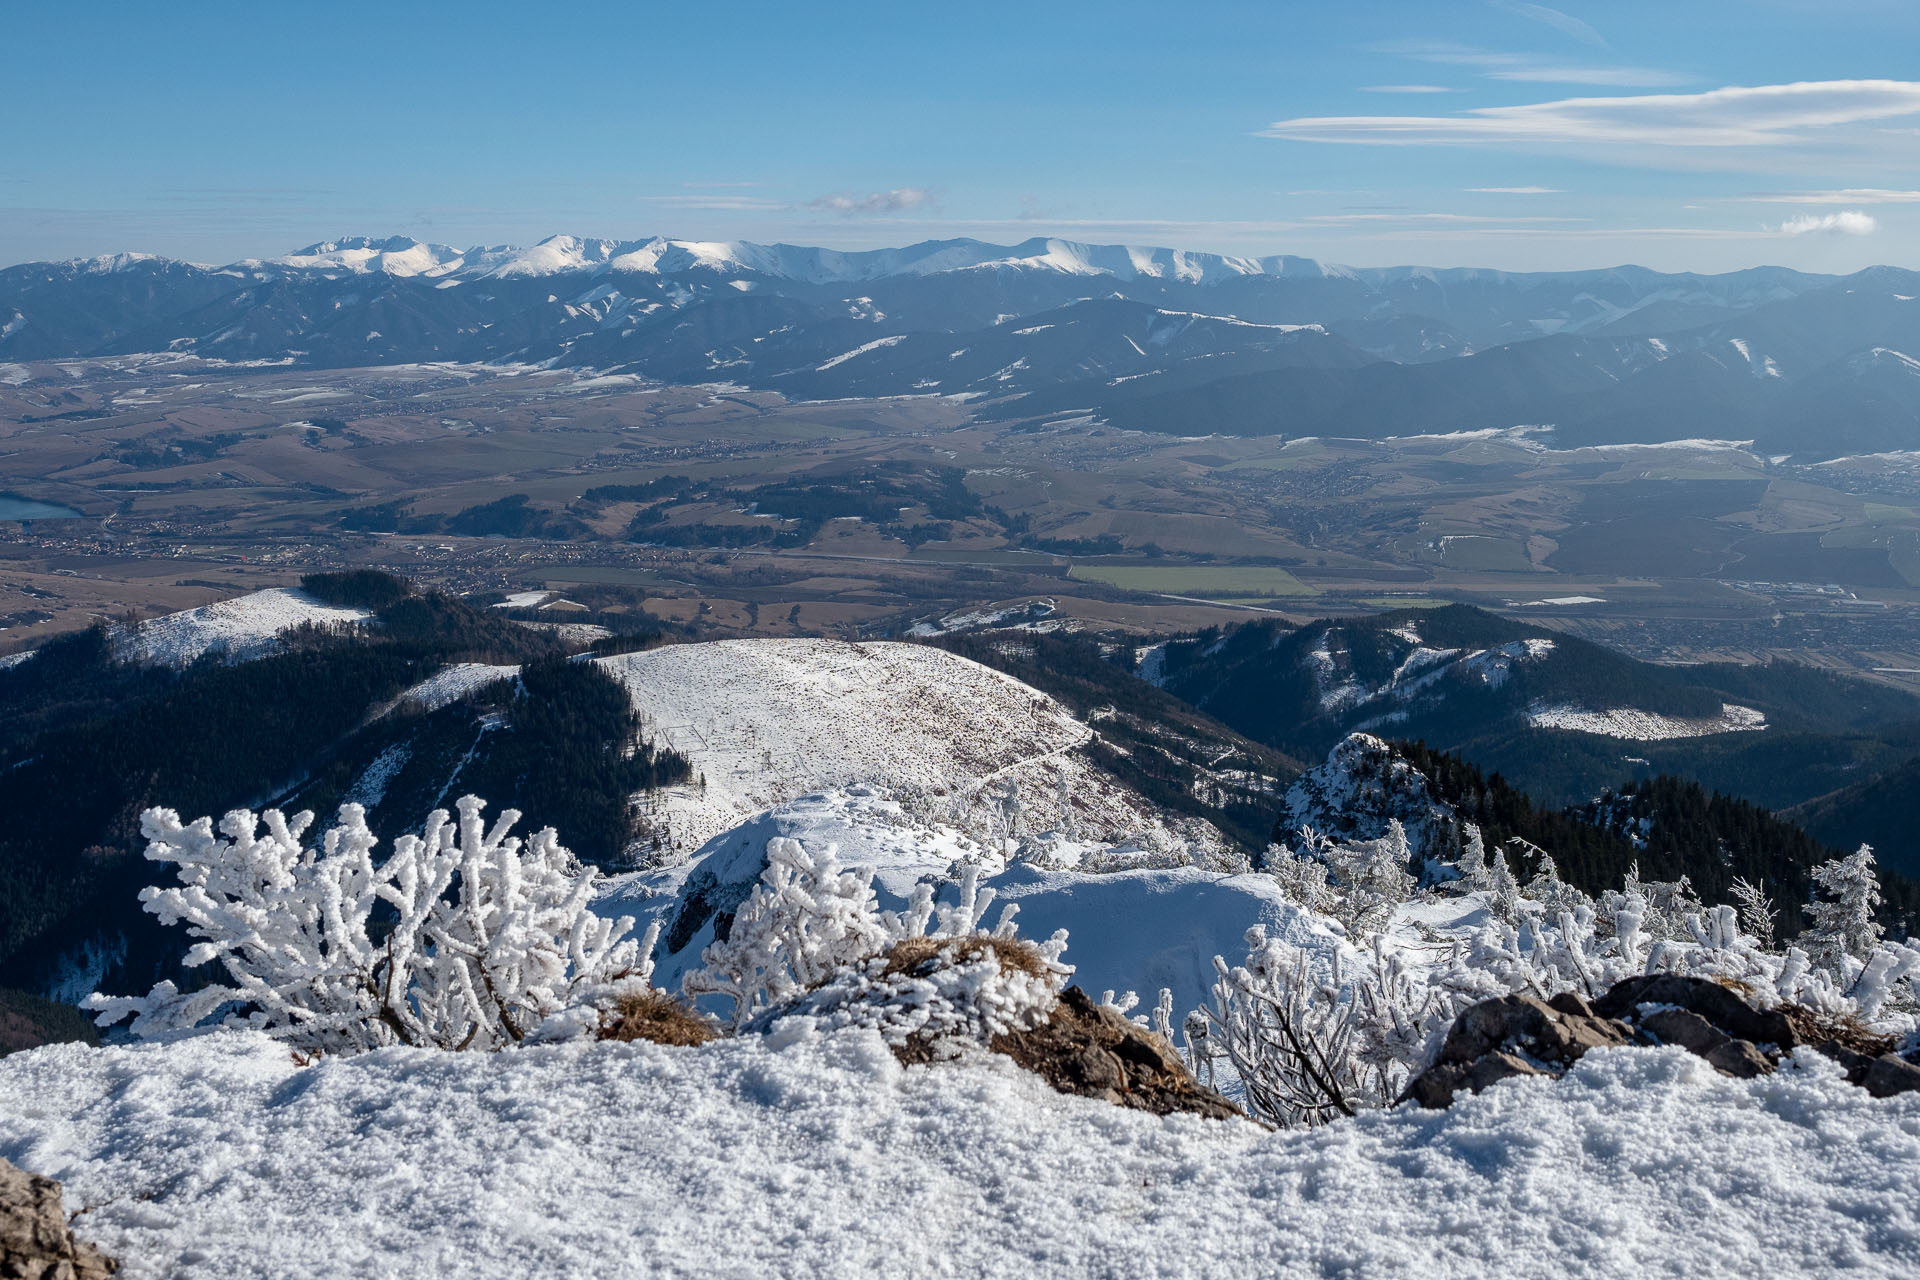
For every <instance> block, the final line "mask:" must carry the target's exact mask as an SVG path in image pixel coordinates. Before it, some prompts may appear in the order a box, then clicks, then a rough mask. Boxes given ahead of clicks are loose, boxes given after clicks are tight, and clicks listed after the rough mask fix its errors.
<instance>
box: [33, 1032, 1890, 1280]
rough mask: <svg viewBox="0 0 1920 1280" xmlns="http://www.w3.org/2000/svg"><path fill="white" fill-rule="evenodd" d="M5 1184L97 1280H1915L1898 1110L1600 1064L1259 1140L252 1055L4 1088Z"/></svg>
mask: <svg viewBox="0 0 1920 1280" xmlns="http://www.w3.org/2000/svg"><path fill="white" fill-rule="evenodd" d="M0 1156H3V1157H5V1158H7V1159H10V1160H12V1161H14V1162H15V1163H16V1164H18V1165H20V1166H21V1167H22V1168H24V1169H27V1170H29V1171H31V1172H34V1173H39V1174H44V1175H47V1176H51V1177H56V1178H58V1179H60V1180H61V1181H62V1182H63V1183H64V1184H65V1188H66V1200H67V1209H68V1210H69V1212H76V1213H77V1212H79V1211H81V1210H85V1212H84V1213H83V1214H81V1216H80V1217H78V1218H77V1220H76V1230H77V1231H78V1232H79V1234H80V1235H81V1236H82V1237H83V1238H84V1239H86V1240H88V1241H90V1242H92V1243H94V1244H96V1245H98V1246H100V1247H102V1248H103V1249H105V1251H106V1252H107V1253H108V1254H110V1255H112V1256H114V1257H116V1258H118V1259H119V1260H120V1261H121V1263H122V1265H123V1268H124V1270H123V1271H122V1272H121V1274H122V1275H125V1276H128V1277H133V1278H136V1280H137V1278H139V1277H158V1276H169V1277H178V1278H179V1280H200V1278H203V1277H204V1278H207V1280H214V1278H218V1280H227V1278H229V1277H234V1276H273V1277H276V1278H277V1280H304V1278H307V1277H315V1278H318V1277H339V1276H349V1275H352V1276H393V1277H399V1276H414V1275H434V1276H446V1277H508V1276H526V1275H541V1276H549V1277H583V1278H584V1277H592V1278H593V1280H601V1278H602V1277H607V1276H616V1275H650V1276H669V1277H674V1276H688V1277H692V1276H703V1277H704V1276H712V1275H740V1276H753V1275H774V1274H782V1275H817V1276H872V1275H1007V1274H1019V1275H1025V1276H1035V1277H1050V1276H1073V1277H1080V1276H1087V1275H1140V1274H1153V1275H1158V1276H1166V1277H1188V1276H1229V1275H1265V1276H1324V1275H1430V1276H1485V1275H1495V1274H1511V1273H1513V1271H1514V1270H1515V1268H1516V1267H1523V1268H1524V1269H1525V1270H1527V1271H1529V1272H1536V1271H1537V1272H1538V1273H1540V1274H1548V1275H1556V1276H1567V1277H1585V1276H1594V1277H1615V1276H1622V1275H1652V1274H1672V1275H1680V1274H1693V1275H1720V1274H1744V1275H1756V1276H1759V1275H1824V1274H1834V1273H1838V1272H1842V1271H1844V1272H1846V1273H1848V1274H1856V1275H1869V1276H1906V1275H1911V1274H1913V1272H1914V1269H1915V1268H1916V1266H1920V1243H1916V1242H1917V1241H1920V1212H1917V1211H1916V1208H1915V1206H1916V1204H1920V1097H1911V1096H1910V1097H1903V1098H1894V1099H1887V1100H1880V1099H1875V1098H1873V1097H1871V1096H1869V1095H1868V1093H1867V1092H1866V1091H1865V1090H1862V1089H1857V1088H1855V1087H1853V1086H1852V1085H1849V1084H1847V1083H1846V1081H1845V1080H1844V1079H1843V1078H1842V1076H1841V1073H1840V1069H1839V1068H1838V1067H1837V1066H1835V1065H1833V1064H1830V1063H1828V1062H1826V1061H1825V1060H1823V1059H1820V1058H1819V1057H1818V1056H1817V1055H1811V1054H1807V1055H1803V1056H1801V1057H1798V1058H1795V1059H1794V1060H1793V1061H1792V1064H1791V1065H1790V1067H1789V1068H1788V1069H1786V1070H1784V1071H1782V1072H1781V1073H1780V1074H1778V1075H1774V1076H1770V1077H1766V1078H1764V1079H1759V1080H1733V1079H1728V1078H1726V1077H1724V1076H1721V1075H1719V1074H1718V1073H1716V1072H1715V1071H1714V1070H1713V1068H1712V1067H1710V1066H1708V1065H1707V1064H1706V1063H1704V1062H1703V1061H1702V1060H1700V1059H1699V1058H1696V1057H1694V1056H1693V1055H1692V1054H1689V1053H1687V1052H1686V1051H1685V1050H1683V1049H1677V1048H1659V1049H1646V1048H1634V1049H1621V1050H1611V1051H1610V1050H1601V1051H1597V1052H1594V1053H1590V1054H1588V1055H1587V1056H1586V1057H1585V1058H1583V1059H1582V1060H1581V1061H1580V1062H1579V1063H1578V1064H1577V1065H1576V1066H1575V1067H1574V1068H1573V1069H1572V1070H1571V1071H1570V1072H1568V1074H1567V1076H1566V1077H1565V1078H1564V1079H1562V1080H1559V1081H1550V1080H1544V1079H1540V1080H1516V1081H1507V1082H1503V1083H1501V1084H1497V1085H1495V1086H1493V1087H1492V1088H1491V1089H1489V1090H1487V1091H1486V1092H1485V1093H1484V1094H1481V1095H1480V1096H1478V1097H1472V1098H1463V1099H1461V1100H1460V1101H1459V1102H1457V1103H1456V1104H1455V1105H1454V1106H1453V1107H1452V1108H1450V1109H1449V1110H1447V1111H1444V1112H1437V1113H1436V1112H1422V1111H1418V1110H1414V1109H1411V1108H1399V1109H1395V1110H1391V1111H1381V1112H1373V1113H1369V1114H1366V1115H1363V1116H1361V1117H1360V1118H1358V1119H1355V1120H1350V1121H1342V1122H1341V1123H1339V1124H1335V1125H1332V1126H1328V1127H1326V1128H1320V1129H1309V1130H1295V1131H1289V1132H1280V1133H1272V1132H1268V1131H1265V1130H1262V1129H1260V1128H1258V1127H1256V1126H1254V1125H1252V1124H1249V1123H1244V1122H1239V1121H1218V1120H1203V1119H1200V1118H1198V1117H1195V1116H1180V1115H1176V1116H1169V1117H1164V1118H1163V1117H1156V1116H1152V1115H1147V1114H1144V1113H1141V1112H1137V1111H1129V1110H1124V1109H1122V1108H1119V1107H1114V1106H1111V1105H1109V1104H1107V1103H1104V1102H1100V1101H1096V1100H1092V1099H1084V1098H1073V1097H1067V1096H1064V1095H1061V1094H1058V1093H1055V1092H1054V1091H1052V1090H1051V1089H1049V1088H1048V1087H1047V1086H1046V1085H1045V1084H1044V1083H1043V1082H1041V1081H1040V1080H1039V1079H1038V1078H1036V1077H1034V1076H1031V1075H1029V1074H1027V1073H1025V1072H1023V1071H1021V1070H1020V1069H1018V1068H1017V1067H1015V1066H1014V1065H1013V1064H1012V1063H1011V1062H1010V1061H1009V1060H1007V1059H1005V1058H1002V1057H999V1056H998V1055H982V1056H979V1057H974V1058H970V1059H967V1060H964V1061H961V1062H957V1063H942V1064H936V1065H934V1066H931V1067H913V1068H903V1067H901V1066H900V1065H899V1063H898V1062H896V1061H895V1059H894V1057H893V1055H892V1054H891V1053H890V1052H889V1051H888V1050H887V1048H886V1046H885V1045H884V1043H882V1041H881V1040H880V1038H879V1037H878V1036H877V1035H876V1034H874V1033H872V1032H866V1031H849V1032H843V1033H837V1034H833V1035H825V1036H822V1035H818V1034H808V1033H806V1031H805V1029H804V1028H795V1029H794V1030H793V1032H792V1033H791V1034H789V1035H786V1036H782V1037H749V1038H746V1039H741V1040H733V1041H723V1042H719V1043H715V1044H712V1045H708V1046H705V1047H702V1048H673V1047H666V1046H660V1045H653V1044H647V1043H644V1042H639V1043H633V1044H611V1043H601V1044H576V1045H566V1046H555V1047H539V1048H527V1049H510V1050H506V1051H503V1052H500V1053H494V1054H480V1053H441V1052H434V1051H431V1050H418V1049H392V1050H386V1051H382V1052H379V1053H373V1054H365V1055H361V1056H357V1057H350V1058H333V1059H324V1060H322V1061H320V1062H319V1063H318V1064H316V1065H314V1066H308V1067H302V1066H299V1065H297V1064H296V1063H295V1062H294V1061H293V1060H292V1059H291V1058H290V1057H289V1055H288V1054H287V1052H286V1049H285V1047H284V1046H282V1045H279V1044H277V1043H275V1042H273V1041H270V1040H268V1039H266V1038H265V1037H262V1036H259V1035H256V1034H253V1033H245V1032H221V1033H216V1034H214V1035H210V1036H205V1037H199V1038H195V1039H192V1040H187V1041H181V1042H178V1043H172V1044H153V1045H143V1046H139V1047H133V1048H105V1049H91V1048H86V1047H83V1046H79V1045H59V1046H51V1047H46V1048H41V1049H35V1050H32V1051H30V1052H27V1053H21V1054H16V1055H14V1056H12V1057H9V1058H7V1059H5V1060H4V1061H0Z"/></svg>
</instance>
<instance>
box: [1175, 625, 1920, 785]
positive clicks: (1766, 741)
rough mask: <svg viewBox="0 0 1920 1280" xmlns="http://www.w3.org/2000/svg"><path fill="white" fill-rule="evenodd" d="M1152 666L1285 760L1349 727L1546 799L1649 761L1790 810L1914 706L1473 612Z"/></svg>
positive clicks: (1199, 646)
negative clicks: (1807, 782)
mask: <svg viewBox="0 0 1920 1280" xmlns="http://www.w3.org/2000/svg"><path fill="white" fill-rule="evenodd" d="M1151 671H1152V673H1153V675H1154V678H1155V680H1156V682H1158V683H1159V684H1161V686H1162V687H1164V688H1165V689H1167V690H1168V692H1170V693H1173V694H1175V695H1177V696H1179V697H1181V698H1183V699H1185V700H1186V701H1188V702H1191V703H1193V704H1194V705H1195V706H1198V707H1199V708H1201V709H1202V710H1204V711H1207V712H1209V713H1210V714H1212V715H1215V716H1217V717H1219V718H1220V719H1221V720H1223V721H1224V722H1226V723H1227V724H1229V725H1231V726H1233V727H1234V728H1235V729H1237V730H1239V731H1240V732H1242V733H1244V734H1246V735H1247V736H1248V737H1251V738H1254V739H1256V740H1258V741H1261V742H1266V743H1268V744H1270V745H1272V746H1275V747H1278V748H1279V749H1281V750H1284V751H1287V752H1289V753H1292V754H1294V755H1296V756H1303V757H1307V758H1315V757H1318V756H1321V755H1323V754H1324V753H1325V752H1326V751H1327V750H1328V749H1330V748H1331V747H1332V745H1333V744H1334V743H1335V742H1337V741H1339V740H1340V739H1341V738H1342V737H1344V736H1345V735H1346V734H1347V733H1349V732H1352V731H1354V730H1363V731H1367V732H1372V733H1376V734H1379V735H1382V736H1387V737H1396V738H1410V739H1411V738H1421V739H1424V740H1426V741H1427V742H1429V743H1431V744H1433V745H1435V746H1437V747H1440V748H1443V749H1446V750H1450V751H1458V752H1461V753H1462V754H1464V755H1466V756H1467V757H1468V758H1469V759H1471V760H1473V761H1475V762H1476V763H1478V764H1481V765H1483V766H1485V767H1487V768H1490V769H1499V770H1502V771H1503V772H1505V773H1506V774H1507V776H1508V777H1509V778H1511V779H1513V781H1515V782H1516V783H1517V784H1518V785H1519V786H1521V787H1522V788H1523V789H1525V790H1527V791H1529V792H1531V793H1533V794H1534V795H1535V797H1536V798H1538V799H1541V800H1543V801H1548V802H1552V803H1556V804H1559V803H1570V802H1573V801H1577V800H1585V799H1587V798H1589V797H1591V796H1592V795H1594V794H1595V793H1596V792H1598V791H1599V790H1600V789H1601V788H1602V787H1605V786H1611V785H1614V784H1616V783H1618V782H1620V781H1621V780H1622V779H1624V778H1628V777H1634V776H1647V775H1648V774H1650V773H1653V772H1660V771H1665V772H1672V773H1679V774H1682V775H1685V776H1690V777H1701V778H1703V780H1708V781H1710V782H1711V784H1712V785H1715V786H1719V787H1722V788H1723V789H1726V790H1729V791H1731V792H1734V793H1736V794H1741V795H1745V796H1747V797H1748V798H1750V799H1754V800H1756V801H1760V802H1767V803H1773V804H1785V803H1792V802H1793V801H1797V800H1800V799H1805V798H1806V797H1807V796H1809V795H1813V794H1818V791H1819V790H1823V789H1830V788H1828V787H1822V786H1820V784H1819V783H1818V782H1817V781H1815V782H1814V783H1813V784H1812V787H1811V789H1809V790H1805V791H1801V792H1799V793H1798V794H1791V791H1790V787H1791V785H1792V780H1791V778H1790V777H1785V776H1783V775H1791V774H1793V773H1794V772H1795V771H1797V770H1803V769H1808V768H1811V769H1813V770H1815V771H1816V772H1817V771H1819V770H1832V769H1844V768H1846V767H1847V766H1848V765H1850V764H1852V763H1854V762H1855V761H1857V760H1858V759H1859V758H1860V753H1861V752H1862V751H1865V752H1866V753H1867V755H1868V756H1869V757H1876V756H1878V755H1880V754H1882V753H1884V752H1885V751H1886V750H1888V749H1889V748H1888V745H1887V744H1888V743H1889V742H1897V741H1901V740H1904V735H1905V734H1906V733H1907V731H1908V729H1907V722H1908V721H1909V720H1910V719H1911V718H1913V717H1914V716H1915V714H1916V712H1920V701H1917V700H1915V699H1913V698H1910V697H1908V696H1906V695H1901V694H1897V693H1891V692H1889V691H1888V690H1886V689H1883V688H1881V687H1879V686H1870V685H1865V684H1862V683H1860V682H1856V681H1849V680H1844V679H1840V678H1838V677H1833V676H1828V675H1825V674H1823V673H1818V672H1813V671H1810V670H1807V669H1804V668H1799V667H1794V666H1790V665H1776V666H1772V667H1760V668H1755V667H1733V666H1728V667H1719V666H1696V667H1662V666H1658V665H1655V664H1652V663H1645V662H1639V661H1636V660H1634V659H1630V658H1627V657H1625V656H1624V655H1621V654H1618V653H1615V652H1613V651H1612V650H1608V649H1605V648H1602V647H1601V646H1598V645H1593V644H1590V643H1587V642H1584V641H1580V640H1577V639H1574V638H1572V637H1568V636H1563V635H1558V634H1556V633H1554V632H1552V631H1550V630H1548V629H1546V628H1544V627H1539V626H1534V625H1530V624H1526V623H1521V622H1515V621H1512V620H1509V619H1506V618H1501V617H1498V616H1496V615H1493V614H1489V613H1485V612H1482V611H1480V610H1476V609H1472V608H1469V607H1467V606H1450V607H1448V608H1445V609H1435V610H1426V611H1421V610H1410V611H1405V612H1400V613H1391V614H1383V615H1379V616H1376V617H1368V618H1357V619H1337V620H1332V621H1325V622H1316V623H1312V624H1310V625H1308V626H1306V627H1303V628H1299V629H1297V630H1294V629H1289V628H1287V627H1285V626H1283V625H1280V624H1274V623H1252V624H1248V625H1246V626H1243V627H1238V628H1234V629H1232V630H1229V631H1227V632H1224V633H1220V634H1209V635H1203V636H1202V637H1200V638H1197V639H1193V640H1186V641H1179V642H1175V643H1172V644H1169V645H1168V646H1167V647H1166V648H1165V649H1163V650H1160V651H1159V656H1158V657H1156V658H1155V659H1154V661H1153V664H1152V667H1151ZM1863 739H1864V741H1863ZM1736 761H1737V762H1739V764H1738V767H1736V766H1735V764H1734V762H1736ZM1723 766H1724V767H1723ZM1742 774H1745V775H1747V777H1746V784H1747V785H1746V786H1744V787H1743V786H1742V785H1741V784H1740V776H1741V775H1742ZM1827 776H1830V775H1827ZM1783 787H1786V788H1788V790H1787V791H1785V792H1783V791H1782V789H1781V788H1783ZM1748 788H1751V789H1748ZM1782 794H1786V795H1788V798H1786V799H1781V798H1780V797H1781V796H1782Z"/></svg>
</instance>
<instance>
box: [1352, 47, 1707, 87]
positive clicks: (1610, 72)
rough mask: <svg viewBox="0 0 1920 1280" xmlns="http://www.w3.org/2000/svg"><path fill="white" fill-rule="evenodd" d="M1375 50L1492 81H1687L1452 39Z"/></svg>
mask: <svg viewBox="0 0 1920 1280" xmlns="http://www.w3.org/2000/svg"><path fill="white" fill-rule="evenodd" d="M1372 48H1373V51H1374V52H1376V53H1385V54H1391V55H1393V56H1396V57H1402V58H1413V59H1415V60H1417V61H1420V62H1432V63H1438V64H1440V65H1442V66H1449V67H1472V68H1474V69H1475V70H1477V71H1479V72H1480V73H1481V74H1482V75H1484V76H1486V77H1488V78H1489V79H1493V80H1518V81H1530V82H1534V83H1540V84H1588V85H1608V86H1612V87H1615V88H1622V89H1653V88H1659V87H1661V86H1663V85H1680V84H1686V83H1688V78H1687V77H1686V76H1681V75H1675V74H1674V73H1673V72H1671V71H1659V70H1655V69H1654V68H1651V67H1589V66H1579V65H1575V64H1572V63H1568V62H1565V61H1561V60H1550V59H1543V58H1541V57H1538V56H1537V55H1534V54H1530V53H1506V52H1501V51H1497V50H1493V49H1480V48H1476V47H1474V46H1473V45H1468V44H1460V43H1458V42H1456V41H1452V40H1393V41H1389V42H1387V43H1385V44H1379V45H1374V46H1372Z"/></svg>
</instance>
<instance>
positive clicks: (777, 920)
mask: <svg viewBox="0 0 1920 1280" xmlns="http://www.w3.org/2000/svg"><path fill="white" fill-rule="evenodd" d="M993 899H994V893H993V890H991V889H982V888H981V887H980V884H979V868H978V867H977V866H974V865H972V864H967V865H964V866H963V867H962V869H961V877H960V884H959V894H958V898H957V901H956V902H955V903H954V904H953V905H951V906H942V905H939V904H937V903H936V902H935V901H934V887H933V886H932V885H930V884H921V885H918V886H916V887H915V889H914V893H913V896H912V898H911V899H909V901H908V903H907V905H906V907H905V908H903V909H902V910H900V911H883V910H881V909H880V907H879V902H878V899H877V897H876V896H875V894H874V891H873V869H872V868H870V867H858V868H853V869H847V868H843V867H841V865H840V862H839V857H838V850H837V849H836V848H835V846H832V845H828V846H826V847H825V848H824V849H822V850H821V851H820V852H819V853H818V854H814V853H810V852H809V851H808V850H807V849H806V848H805V847H804V846H802V845H801V843H800V842H799V841H797V840H791V839H785V838H779V839H774V840H770V841H768V842H767V869H766V871H765V872H763V873H762V875H761V879H760V883H759V884H757V885H755V886H754V889H753V892H752V894H751V895H750V896H749V897H748V899H747V901H746V902H745V903H743V904H742V905H741V907H740V910H739V911H738V912H737V913H736V914H735V916H734V919H733V928H732V930H731V932H730V933H729V935H728V937H727V938H726V939H725V940H724V941H720V942H715V943H712V944H711V945H709V946H708V947H707V948H706V950H705V951H703V952H702V953H701V957H700V958H701V962H702V967H701V968H699V969H695V970H692V971H690V972H689V973H688V974H687V976H686V979H685V988H686V991H687V994H689V995H725V996H728V997H730V998H731V999H732V1000H733V1002H734V1007H733V1015H732V1023H733V1025H734V1026H735V1027H736V1028H741V1029H749V1030H764V1029H766V1028H768V1027H769V1026H771V1024H772V1023H773V1022H775V1021H777V1020H779V1019H782V1018H788V1017H807V1018H812V1019H813V1020H814V1021H815V1023H816V1024H817V1025H820V1026H823V1027H849V1026H862V1027H870V1028H873V1029H875V1030H877V1031H879V1032H880V1033H881V1034H882V1035H883V1036H884V1037H885V1038H886V1040H887V1041H888V1042H889V1043H890V1044H893V1045H895V1046H901V1045H905V1044H907V1043H908V1042H909V1041H913V1042H917V1043H919V1044H921V1045H932V1044H934V1043H936V1042H940V1041H944V1040H951V1039H955V1038H964V1039H970V1040H975V1041H984V1040H987V1039H989V1038H991V1037H992V1036H995V1035H999V1034H1001V1033H1003V1032H1006V1031H1017V1030H1026V1029H1030V1028H1032V1027H1035V1026H1038V1025H1039V1024H1040V1023H1042V1022H1044V1021H1045V1020H1046V1019H1047V1017H1048V1015H1049V1014H1050V1013H1051V1012H1052V1009H1053V1006H1054V1004H1055V1002H1056V1000H1057V998H1058V996H1059V993H1060V990H1061V988H1062V987H1064V986H1065V985H1066V980H1067V978H1068V976H1069V975H1071V973H1072V969H1071V968H1069V967H1068V966H1066V965H1064V964H1062V963H1060V954H1061V952H1063V951H1064V950H1065V949H1066V933H1065V931H1064V930H1062V931H1060V932H1058V933H1056V934H1054V936H1053V937H1052V938H1051V939H1049V940H1048V941H1046V942H1044V943H1034V942H1029V941H1026V940H1023V939H1021V938H1020V937H1019V936H1018V934H1017V931H1016V929H1015V927H1014V916H1015V914H1016V912H1017V907H1015V906H1014V905H1011V904H1009V905H1008V906H1007V907H1006V908H1005V910H1004V911H1003V912H1002V913H1001V917H1000V921H999V923H998V924H997V925H996V926H995V927H994V928H992V929H990V930H989V929H985V928H983V927H982V925H981V921H982V920H983V919H984V917H985V915H986V911H987V908H988V907H989V906H990V905H991V904H992V902H993Z"/></svg>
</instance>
